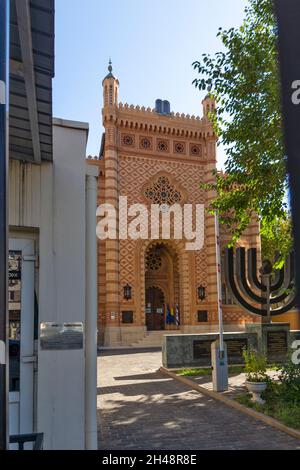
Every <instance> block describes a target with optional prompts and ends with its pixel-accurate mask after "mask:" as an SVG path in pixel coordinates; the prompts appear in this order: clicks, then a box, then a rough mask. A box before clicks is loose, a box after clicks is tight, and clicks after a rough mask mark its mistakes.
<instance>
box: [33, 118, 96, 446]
mask: <svg viewBox="0 0 300 470" xmlns="http://www.w3.org/2000/svg"><path fill="white" fill-rule="evenodd" d="M87 133H88V126H87V125H86V124H82V123H74V122H69V121H63V120H57V119H55V120H54V128H53V159H54V162H53V165H52V164H51V163H43V164H42V169H41V219H40V279H39V306H40V307H39V322H40V323H41V322H60V323H61V322H83V323H84V321H85V175H86V168H85V150H86V140H87ZM84 379H85V370H84V350H80V351H41V350H39V355H38V410H37V417H38V418H37V419H38V431H39V432H43V433H44V434H45V449H83V448H84V445H85V444H84V442H85V436H84V434H85V423H84Z"/></svg>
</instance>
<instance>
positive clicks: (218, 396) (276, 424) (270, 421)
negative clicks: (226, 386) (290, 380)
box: [159, 367, 300, 440]
mask: <svg viewBox="0 0 300 470" xmlns="http://www.w3.org/2000/svg"><path fill="white" fill-rule="evenodd" d="M159 371H160V372H161V373H163V374H164V375H167V376H168V377H171V378H172V379H175V380H177V381H178V382H181V383H183V384H185V385H188V386H189V387H190V388H192V389H193V390H195V391H196V392H199V393H202V394H203V395H206V396H208V397H210V398H213V399H214V400H218V401H221V402H222V403H224V405H226V406H230V407H231V408H234V409H236V410H238V411H241V412H242V413H244V414H246V415H248V416H251V417H252V418H255V419H257V420H259V421H263V422H264V423H265V424H268V425H269V426H272V427H273V428H275V429H277V430H279V431H282V432H284V433H286V434H289V435H290V436H292V437H294V438H296V439H299V440H300V431H297V430H296V429H292V428H289V427H288V426H285V425H284V424H282V423H280V422H279V421H277V420H276V419H274V418H271V417H270V416H266V415H264V414H263V413H259V412H258V411H255V410H253V409H251V408H248V407H247V406H244V405H241V404H240V403H238V402H236V401H234V400H231V399H230V398H227V397H225V396H224V395H221V394H219V393H217V392H214V391H212V390H208V389H207V388H205V387H202V386H201V385H198V384H196V383H195V382H193V381H192V380H190V379H188V378H186V377H181V376H180V375H176V374H174V372H171V371H169V370H168V369H166V368H165V367H160V369H159Z"/></svg>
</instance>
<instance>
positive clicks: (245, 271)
mask: <svg viewBox="0 0 300 470" xmlns="http://www.w3.org/2000/svg"><path fill="white" fill-rule="evenodd" d="M247 255H248V263H247V267H246V250H245V248H237V249H236V256H235V261H236V263H234V250H233V248H227V249H226V279H227V282H228V284H229V286H230V289H231V291H232V294H233V296H234V298H235V299H236V301H237V302H238V304H239V305H240V306H241V307H242V308H244V309H245V310H247V311H249V312H251V313H255V314H256V315H260V316H262V317H264V318H265V319H266V320H267V321H268V322H271V317H274V316H277V315H282V314H283V313H286V312H288V311H289V310H291V308H292V307H294V306H295V304H296V291H295V290H296V289H295V267H294V256H293V255H292V254H291V255H289V256H288V258H287V260H286V262H285V264H284V267H283V268H282V269H281V270H277V271H274V270H273V268H272V263H271V262H270V261H264V262H263V263H262V266H261V268H260V270H259V272H260V275H261V276H260V279H259V276H258V269H257V250H256V248H251V249H249V250H248V254H247ZM255 304H256V305H255ZM257 304H259V305H260V307H258V306H257ZM272 306H275V308H274V309H272Z"/></svg>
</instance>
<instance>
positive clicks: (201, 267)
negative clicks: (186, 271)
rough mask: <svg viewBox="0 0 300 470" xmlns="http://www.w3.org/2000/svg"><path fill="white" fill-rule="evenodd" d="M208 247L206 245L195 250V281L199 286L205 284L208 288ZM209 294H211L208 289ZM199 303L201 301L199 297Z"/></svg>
mask: <svg viewBox="0 0 300 470" xmlns="http://www.w3.org/2000/svg"><path fill="white" fill-rule="evenodd" d="M206 253H207V248H206V247H205V246H204V247H203V249H202V250H201V251H198V252H195V281H196V285H197V286H203V287H205V288H206V289H208V285H207V278H208V273H207V256H206ZM207 294H209V292H208V290H207ZM197 303H199V304H200V303H201V301H200V300H199V299H198V300H197Z"/></svg>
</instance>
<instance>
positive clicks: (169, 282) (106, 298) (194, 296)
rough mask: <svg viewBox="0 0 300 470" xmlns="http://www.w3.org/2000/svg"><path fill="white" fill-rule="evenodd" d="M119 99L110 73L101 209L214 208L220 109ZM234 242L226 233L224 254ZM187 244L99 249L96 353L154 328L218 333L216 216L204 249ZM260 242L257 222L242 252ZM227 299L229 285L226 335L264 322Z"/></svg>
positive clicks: (128, 243) (113, 244)
mask: <svg viewBox="0 0 300 470" xmlns="http://www.w3.org/2000/svg"><path fill="white" fill-rule="evenodd" d="M118 91H119V82H118V80H116V79H115V77H114V76H113V74H112V73H111V70H110V73H109V75H108V76H107V77H106V78H105V79H104V81H103V99H104V106H103V125H104V128H105V141H104V145H103V149H102V155H101V156H100V159H90V160H89V163H90V164H92V165H98V166H99V167H100V178H99V190H98V204H103V203H110V204H113V205H114V206H115V207H116V208H118V201H119V196H127V198H128V205H129V206H130V205H131V204H137V203H141V204H144V205H146V206H147V207H148V208H149V209H150V207H151V204H153V203H154V202H155V201H158V200H159V197H160V198H161V197H163V198H164V197H169V198H171V199H172V198H173V199H172V200H174V201H175V202H176V201H177V202H179V203H180V204H181V205H182V204H184V203H186V204H193V205H196V204H204V205H205V207H206V208H207V206H208V204H209V201H210V200H211V198H212V197H213V196H214V194H213V192H211V191H205V190H203V189H201V187H200V183H209V182H212V181H213V174H212V172H213V170H215V168H216V142H217V138H216V135H215V134H214V131H213V128H212V125H211V123H210V121H209V118H208V114H209V112H210V111H211V110H212V109H213V107H214V106H215V103H214V102H213V101H212V100H210V99H209V98H206V99H205V100H204V101H203V103H202V104H203V117H202V118H199V117H194V116H191V117H190V116H189V115H187V116H186V115H180V114H175V113H168V114H162V113H159V112H157V111H156V110H152V109H145V108H144V107H139V106H137V107H134V106H128V105H127V104H125V105H123V104H121V103H119V102H118ZM174 201H173V202H174ZM163 202H164V200H163ZM227 240H228V236H227V235H226V234H225V233H223V232H222V233H221V241H222V245H223V246H225V244H226V241H227ZM185 243H186V240H185V239H183V240H177V239H174V236H173V238H172V237H171V239H170V240H165V239H163V238H162V234H161V233H160V235H159V239H156V240H151V239H147V240H130V239H128V240H119V239H117V240H106V241H99V242H98V286H99V325H98V330H99V344H102V345H105V346H120V345H131V344H134V343H136V342H138V341H140V340H141V339H142V338H143V337H145V336H146V335H147V330H151V329H152V328H154V329H166V330H168V329H178V330H179V331H181V332H183V333H195V332H199V333H200V332H209V331H215V330H216V329H217V323H218V312H217V279H216V249H215V227H214V217H213V216H212V215H210V214H209V213H207V212H205V224H204V246H203V248H202V249H201V250H198V251H187V250H186V249H185ZM259 243H260V239H259V227H258V224H257V222H255V221H253V223H252V224H251V226H249V228H248V229H247V231H246V232H245V234H244V236H243V239H242V240H241V241H240V244H241V245H243V246H247V247H250V246H251V247H258V246H259ZM127 284H128V285H130V286H131V288H132V296H131V299H129V300H126V299H124V286H125V285H127ZM199 286H203V287H205V294H206V295H205V299H204V300H200V299H199V298H198V293H197V292H198V291H197V289H198V287H199ZM227 294H228V293H227V291H226V288H225V286H224V292H223V297H224V306H223V308H224V321H225V327H226V329H227V330H235V331H238V330H241V329H243V327H244V324H245V322H254V321H258V319H257V317H255V316H254V315H251V314H247V313H245V312H243V311H242V310H241V308H240V307H239V306H237V305H235V304H233V303H232V302H231V301H230V299H229V298H228V297H229V295H227ZM153 302H160V304H157V305H156V307H157V311H159V312H160V316H159V320H158V323H157V318H158V317H157V318H156V317H155V316H153V315H152V313H153V312H152V311H151V308H153V305H152V304H153ZM168 308H169V310H171V309H173V311H174V310H176V309H177V322H174V323H173V324H171V325H168V324H167V322H166V315H167V310H168ZM162 310H163V311H162ZM122 312H123V313H122ZM126 312H127V313H126ZM150 312H151V313H150ZM199 312H201V313H200V314H199ZM172 313H173V312H172ZM151 315H152V316H151ZM128 318H129V320H128ZM127 321H129V323H127ZM159 322H160V323H159ZM178 323H180V324H178Z"/></svg>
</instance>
